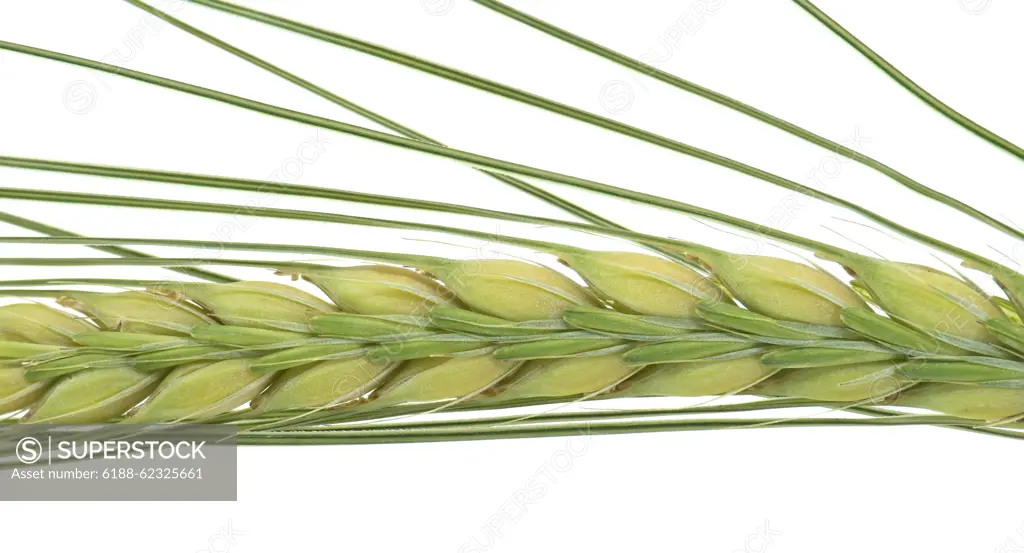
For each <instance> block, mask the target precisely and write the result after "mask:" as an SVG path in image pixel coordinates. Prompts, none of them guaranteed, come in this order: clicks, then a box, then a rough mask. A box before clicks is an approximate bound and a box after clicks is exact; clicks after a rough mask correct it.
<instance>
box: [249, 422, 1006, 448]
mask: <svg viewBox="0 0 1024 553" xmlns="http://www.w3.org/2000/svg"><path fill="white" fill-rule="evenodd" d="M921 425H927V426H934V425H941V426H975V425H977V421H970V420H967V419H961V418H957V417H948V416H942V415H908V416H905V417H876V418H806V419H786V420H783V419H698V420H683V421H680V420H667V421H642V422H638V421H612V422H600V421H599V422H591V421H584V422H573V423H566V424H559V425H549V426H544V425H533V424H512V425H507V426H500V427H490V426H487V427H479V426H476V425H473V424H468V425H464V426H461V427H446V428H441V429H436V430H435V429H425V430H402V429H398V430H332V431H288V430H277V431H273V432H259V431H256V432H251V433H246V434H241V435H239V436H238V443H240V444H245V445H336V444H385V443H420V442H446V441H469V440H493V439H510V438H539V437H552V436H589V435H600V434H627V433H628V434H639V433H648V432H674V431H684V430H725V429H753V428H784V427H795V426H921ZM1012 437H1013V438H1016V439H1021V438H1024V433H1021V434H1019V435H1016V436H1012Z"/></svg>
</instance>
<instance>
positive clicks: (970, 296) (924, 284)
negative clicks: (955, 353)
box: [838, 256, 1003, 342]
mask: <svg viewBox="0 0 1024 553" xmlns="http://www.w3.org/2000/svg"><path fill="white" fill-rule="evenodd" d="M838 261H839V262H840V263H842V264H843V265H844V266H845V267H846V270H847V271H849V272H850V274H852V275H854V276H855V277H856V278H857V281H858V282H859V283H860V284H861V285H863V286H864V287H866V288H867V289H868V290H869V291H870V292H871V295H872V297H874V298H875V300H876V301H877V302H878V304H879V306H881V307H882V309H884V310H885V311H886V312H887V313H889V314H890V315H892V316H894V317H898V318H901V319H904V320H906V321H907V322H909V323H911V324H913V325H915V326H917V327H918V328H920V329H921V330H922V331H924V332H927V333H943V334H952V335H954V336H959V337H961V338H967V339H970V340H976V341H982V342H985V341H992V337H991V335H990V334H989V332H988V330H987V329H986V328H985V325H984V324H983V323H984V322H985V320H986V319H990V318H1002V317H1003V314H1002V311H1000V310H999V308H998V307H996V305H995V304H994V303H992V302H991V301H990V300H989V298H987V297H986V296H983V295H982V294H979V293H978V292H977V291H975V290H974V288H972V287H971V286H969V285H968V284H967V283H965V282H964V281H962V280H960V279H959V278H956V277H954V276H953V275H950V274H947V273H943V272H942V271H937V270H935V269H932V268H931V267H925V266H923V265H914V264H911V263H894V262H891V261H883V260H879V259H872V258H868V257H863V256H847V257H843V258H842V259H838Z"/></svg>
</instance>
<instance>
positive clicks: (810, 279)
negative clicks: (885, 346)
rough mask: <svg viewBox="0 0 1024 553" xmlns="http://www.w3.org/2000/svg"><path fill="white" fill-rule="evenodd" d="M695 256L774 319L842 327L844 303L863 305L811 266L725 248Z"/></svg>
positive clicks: (743, 299)
mask: <svg viewBox="0 0 1024 553" xmlns="http://www.w3.org/2000/svg"><path fill="white" fill-rule="evenodd" d="M696 257H698V258H699V260H700V262H702V263H704V264H705V265H707V266H708V267H710V268H711V272H712V273H713V274H714V275H715V276H716V277H717V278H718V279H719V280H720V281H721V282H722V284H724V285H725V287H726V288H727V289H728V290H729V291H730V292H731V293H732V294H733V295H734V296H735V297H736V298H737V299H739V300H740V301H741V302H743V305H745V306H746V307H747V308H748V309H750V310H751V311H755V312H757V313H761V314H763V315H768V316H769V317H774V318H776V319H782V320H786V321H797V322H802V323H811V324H821V325H830V326H841V325H842V324H843V323H842V321H841V320H840V319H839V314H840V313H841V312H842V310H843V308H845V307H867V304H866V303H864V300H863V299H861V297H860V296H859V295H858V294H857V293H856V292H854V291H853V290H852V289H851V288H850V287H849V286H847V285H845V284H843V283H842V282H840V281H839V280H838V279H836V278H835V277H833V276H832V275H830V274H828V273H826V272H824V271H821V270H820V269H817V268H815V267H812V266H810V265H804V264H802V263H796V262H793V261H788V260H786V259H779V258H775V257H766V256H760V255H738V254H731V253H727V252H713V253H703V252H702V253H700V255H697V256H696Z"/></svg>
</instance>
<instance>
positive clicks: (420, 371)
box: [377, 355, 519, 405]
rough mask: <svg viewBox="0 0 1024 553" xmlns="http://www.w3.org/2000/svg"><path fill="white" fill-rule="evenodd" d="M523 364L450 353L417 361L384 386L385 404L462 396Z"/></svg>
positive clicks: (380, 397) (381, 394)
mask: <svg viewBox="0 0 1024 553" xmlns="http://www.w3.org/2000/svg"><path fill="white" fill-rule="evenodd" d="M518 366H519V363H518V362H515V361H498V360H497V359H494V358H493V357H491V356H490V355H476V356H464V357H449V358H445V359H442V360H441V361H440V362H439V363H436V364H434V363H433V361H432V360H429V361H427V360H425V361H417V362H415V363H414V364H413V365H412V366H411V367H410V368H409V369H408V370H401V371H399V373H398V374H397V375H396V382H395V383H394V384H388V385H386V386H385V387H384V388H383V389H381V390H380V392H379V394H378V399H377V402H379V403H380V404H381V405H397V404H400V403H424V402H435V401H451V400H455V399H462V398H464V397H466V396H469V395H471V394H476V393H478V392H481V391H483V390H485V389H487V388H489V387H490V386H492V385H493V384H494V383H496V382H498V381H499V380H501V379H502V378H504V377H505V376H507V375H508V374H509V373H510V372H511V371H513V370H515V368H516V367H518Z"/></svg>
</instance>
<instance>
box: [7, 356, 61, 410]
mask: <svg viewBox="0 0 1024 553" xmlns="http://www.w3.org/2000/svg"><path fill="white" fill-rule="evenodd" d="M49 386H50V382H48V381H46V382H33V381H31V380H28V379H27V378H25V369H22V368H19V367H12V368H0V414H2V413H11V412H14V411H19V410H21V409H24V408H26V407H28V406H29V405H32V404H33V403H35V401H36V400H37V399H39V397H40V396H42V395H43V394H44V393H45V392H46V389H47V388H48V387H49Z"/></svg>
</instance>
